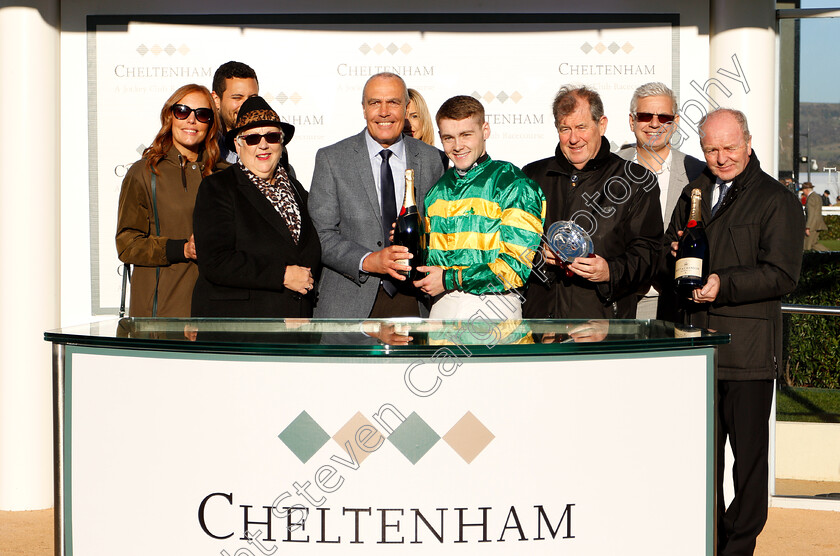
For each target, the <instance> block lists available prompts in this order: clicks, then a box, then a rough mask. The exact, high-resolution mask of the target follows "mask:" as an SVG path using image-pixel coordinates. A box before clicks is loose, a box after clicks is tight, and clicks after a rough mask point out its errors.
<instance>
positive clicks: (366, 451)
mask: <svg viewBox="0 0 840 556" xmlns="http://www.w3.org/2000/svg"><path fill="white" fill-rule="evenodd" d="M332 438H333V440H335V441H336V442H337V443H338V445H339V446H341V449H342V450H344V451H345V452H347V443H348V442H349V443H350V447H351V448H352V450H353V455H354V456H356V458H355V459H356V461H357V462H359V463H362V462H363V461H365V459H367V457H368V456H369V455H370V454H371V453H372V452H374V451H376V450H378V449H379V447H380V446H382V443H383V442H385V437H384V436H383V435H382V433H381V432H379V431H378V430H377V429H376V427H374V426H373V425H372V424H371V422H370V421H368V419H367V418H366V417H365V416H364V415H362V414H361V413H360V412H358V411H357V412H356V414H355V415H353V417H352V418H351V419H350V420H349V421H347V423H346V424H345V425H344V426H343V427H341V429H340V430H339V431H338V432H337V433H335V434H334V435H333V437H332ZM348 456H349V452H348Z"/></svg>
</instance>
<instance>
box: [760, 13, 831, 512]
mask: <svg viewBox="0 0 840 556" xmlns="http://www.w3.org/2000/svg"><path fill="white" fill-rule="evenodd" d="M832 4H833V5H834V6H840V2H836V1H835V2H826V1H824V0H823V1H815V0H811V1H803V2H801V5H800V6H794V5H793V4H792V3H786V4H783V3H778V7H779V8H793V7H801V8H818V7H830V6H831V5H832ZM779 33H780V53H781V55H780V68H779V84H780V91H779V134H780V137H779V178H780V179H783V180H784V179H785V178H790V179H791V180H793V182H794V183H793V184H792V186H791V187H792V188H795V189H796V192H797V194H798V195H800V199H801V200H802V202H803V210H806V209H805V207H804V205H805V204H806V200H807V198H806V197H804V196H802V195H803V191H802V189H801V184H803V183H804V182H808V181H810V182H811V183H812V184H813V186H814V188H813V189H814V193H812V194H811V195H813V196H816V197H817V198H819V200H820V201H822V198H821V197H822V196H823V195H825V196H826V197H827V200H826V202H827V203H828V204H829V205H831V204H833V203H837V202H838V201H840V197H838V195H840V180H838V173H837V169H838V168H840V72H838V71H837V70H836V68H835V66H836V64H834V63H833V62H832V61H833V60H834V58H835V57H836V53H837V52H838V51H840V19H834V18H823V19H816V18H809V19H798V20H783V21H780V22H779ZM826 192H827V193H826ZM815 200H816V199H812V204H811V207H812V208H813V207H814V206H816V207H817V209H816V210H819V211H820V213H821V214H822V217H823V220H824V221H825V223H826V225H827V228H828V229H826V230H817V229H816V227H821V226H819V224H818V221H816V220H814V219H810V218H809V220H808V222H809V225H810V227H809V230H808V231H809V233H810V234H816V233H817V232H818V233H819V243H818V244H816V245H814V246H813V248H814V249H818V250H820V251H822V250H823V249H826V250H831V251H834V252H832V253H823V252H817V251H810V250H809V251H807V252H805V253H804V255H803V264H802V275H801V277H800V280H799V285H798V287H797V290H796V292H794V293H793V294H792V295H790V296H788V297H787V299H786V300H785V301H786V302H787V303H791V304H801V305H816V306H833V307H837V306H839V305H840V252H838V251H840V206H823V204H822V203H819V204H817V203H813V201H815ZM806 214H807V211H806ZM809 237H812V238H813V236H809ZM803 239H804V238H803ZM814 239H815V238H814ZM803 247H804V248H808V247H811V246H810V245H808V244H806V245H804V246H803ZM776 419H777V425H776V454H775V463H776V494H777V495H791V496H819V497H830V498H837V499H840V467H839V466H838V464H837V463H838V461H840V317H838V316H830V315H803V314H793V315H785V360H784V366H783V379H782V380H780V381H779V390H778V391H777V403H776Z"/></svg>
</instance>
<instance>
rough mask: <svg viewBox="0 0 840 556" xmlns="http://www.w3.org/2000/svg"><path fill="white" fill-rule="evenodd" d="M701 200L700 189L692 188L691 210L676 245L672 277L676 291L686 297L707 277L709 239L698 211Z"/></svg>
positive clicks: (702, 284) (700, 286)
mask: <svg viewBox="0 0 840 556" xmlns="http://www.w3.org/2000/svg"><path fill="white" fill-rule="evenodd" d="M701 201H702V196H701V193H700V190H699V189H694V190H692V191H691V212H690V213H689V215H688V222H687V223H686V225H685V229H684V230H683V235H682V237H681V238H680V241H679V246H678V247H677V264H676V270H675V272H674V279H675V281H676V286H677V291H678V292H680V294H682V295H685V296H687V297H691V292H692V291H694V289H696V288H702V287H703V286H704V285H705V284H706V279H707V278H708V277H709V240H708V239H707V238H706V229H705V227H704V226H703V217H702V216H701V213H700V204H701Z"/></svg>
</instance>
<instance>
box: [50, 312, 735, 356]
mask: <svg viewBox="0 0 840 556" xmlns="http://www.w3.org/2000/svg"><path fill="white" fill-rule="evenodd" d="M44 339H45V340H46V341H48V342H52V343H55V344H64V345H74V346H90V347H111V348H120V349H139V350H159V351H180V352H186V353H195V352H202V353H207V352H209V353H231V354H257V355H297V356H330V357H335V356H339V357H369V356H389V355H390V356H400V357H412V356H423V355H431V354H433V353H435V352H436V351H437V350H439V349H441V348H442V347H446V346H449V347H450V349H453V350H455V349H457V350H461V351H462V352H464V353H466V352H469V354H470V355H471V356H501V355H504V356H509V355H523V356H527V355H550V354H557V355H561V354H584V353H593V354H594V353H633V352H647V351H657V350H673V349H685V348H695V347H703V346H713V345H717V344H725V343H728V342H729V334H723V333H718V332H714V331H708V330H702V329H699V328H694V327H688V326H682V325H677V324H674V323H670V322H665V321H658V320H651V321H643V320H568V319H561V320H518V321H497V320H488V319H486V318H473V319H470V320H464V321H433V320H428V319H388V320H364V321H360V320H333V319H271V320H263V319H163V318H157V319H155V318H123V319H114V320H107V321H101V322H94V323H90V324H85V325H80V326H70V327H66V328H60V329H56V330H50V331H47V332H45V333H44Z"/></svg>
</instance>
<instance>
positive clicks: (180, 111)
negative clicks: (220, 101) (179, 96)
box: [172, 104, 213, 124]
mask: <svg viewBox="0 0 840 556" xmlns="http://www.w3.org/2000/svg"><path fill="white" fill-rule="evenodd" d="M192 112H195V119H196V121H198V122H201V123H203V124H209V123H210V122H212V121H213V110H212V109H211V108H190V107H189V106H187V105H186V104H174V105H172V115H173V116H175V119H177V120H186V119H187V118H189V117H190V113H192Z"/></svg>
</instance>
